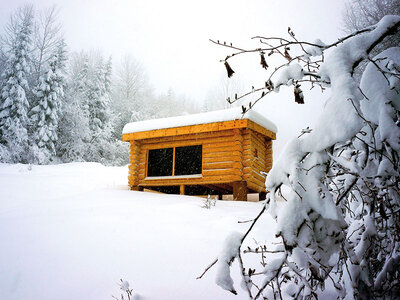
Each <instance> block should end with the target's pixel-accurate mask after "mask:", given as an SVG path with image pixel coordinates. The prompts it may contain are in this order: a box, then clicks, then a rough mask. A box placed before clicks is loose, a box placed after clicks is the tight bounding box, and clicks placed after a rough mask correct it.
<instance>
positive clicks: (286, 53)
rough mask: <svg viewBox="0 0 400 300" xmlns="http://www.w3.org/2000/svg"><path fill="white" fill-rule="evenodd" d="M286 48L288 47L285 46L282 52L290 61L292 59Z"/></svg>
mask: <svg viewBox="0 0 400 300" xmlns="http://www.w3.org/2000/svg"><path fill="white" fill-rule="evenodd" d="M288 50H289V48H285V52H283V55H285V58H286V59H287V60H289V61H290V60H292V57H291V56H290V54H289V52H288Z"/></svg>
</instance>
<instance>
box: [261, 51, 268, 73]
mask: <svg viewBox="0 0 400 300" xmlns="http://www.w3.org/2000/svg"><path fill="white" fill-rule="evenodd" d="M260 56H261V61H260V65H261V66H262V67H263V68H264V69H265V70H266V69H268V64H267V61H266V60H265V56H264V53H263V52H261V53H260Z"/></svg>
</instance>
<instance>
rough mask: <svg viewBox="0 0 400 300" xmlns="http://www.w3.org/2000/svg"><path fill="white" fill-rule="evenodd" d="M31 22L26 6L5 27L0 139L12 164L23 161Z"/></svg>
mask: <svg viewBox="0 0 400 300" xmlns="http://www.w3.org/2000/svg"><path fill="white" fill-rule="evenodd" d="M32 22H33V9H32V7H31V6H25V7H23V8H21V9H19V10H18V11H17V12H16V13H15V14H14V15H13V16H12V17H11V20H10V22H9V24H8V27H7V44H8V45H7V46H8V49H7V51H6V54H7V57H8V60H7V62H6V64H5V70H4V72H3V74H2V82H3V84H4V85H3V86H2V88H1V91H0V131H1V138H0V139H1V144H2V145H3V149H4V147H6V148H7V149H8V151H9V153H10V159H11V161H12V162H21V161H26V153H27V147H28V130H27V128H28V123H29V121H28V110H29V105H30V104H29V101H28V98H27V94H28V92H29V85H28V75H29V71H30V69H29V63H30V62H29V53H30V51H31V46H32V45H31V38H32V26H33V25H32Z"/></svg>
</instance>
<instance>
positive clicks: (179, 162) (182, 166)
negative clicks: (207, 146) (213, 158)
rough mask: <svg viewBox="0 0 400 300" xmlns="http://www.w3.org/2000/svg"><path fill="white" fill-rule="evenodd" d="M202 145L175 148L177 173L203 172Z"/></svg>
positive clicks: (192, 173) (191, 173)
mask: <svg viewBox="0 0 400 300" xmlns="http://www.w3.org/2000/svg"><path fill="white" fill-rule="evenodd" d="M201 157H202V146H201V145H198V146H187V147H176V148H175V174H174V175H194V174H201Z"/></svg>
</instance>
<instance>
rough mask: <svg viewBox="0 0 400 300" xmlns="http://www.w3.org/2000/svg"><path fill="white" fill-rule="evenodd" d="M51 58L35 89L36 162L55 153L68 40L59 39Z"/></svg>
mask: <svg viewBox="0 0 400 300" xmlns="http://www.w3.org/2000/svg"><path fill="white" fill-rule="evenodd" d="M55 51H56V53H54V54H53V57H52V59H51V60H49V66H48V70H47V72H46V73H44V74H43V75H42V76H40V79H39V83H38V86H37V87H36V89H35V100H36V101H35V106H34V107H33V108H32V110H31V124H32V135H33V136H32V138H31V140H32V146H31V152H32V156H33V161H34V162H35V163H39V164H43V163H48V162H50V161H51V159H53V158H54V157H55V155H56V143H57V141H58V135H57V131H58V123H59V119H60V110H61V101H62V97H63V96H64V87H65V84H66V83H65V77H64V74H65V61H66V55H65V43H64V41H63V40H61V41H60V42H59V45H58V48H57V49H55Z"/></svg>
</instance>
